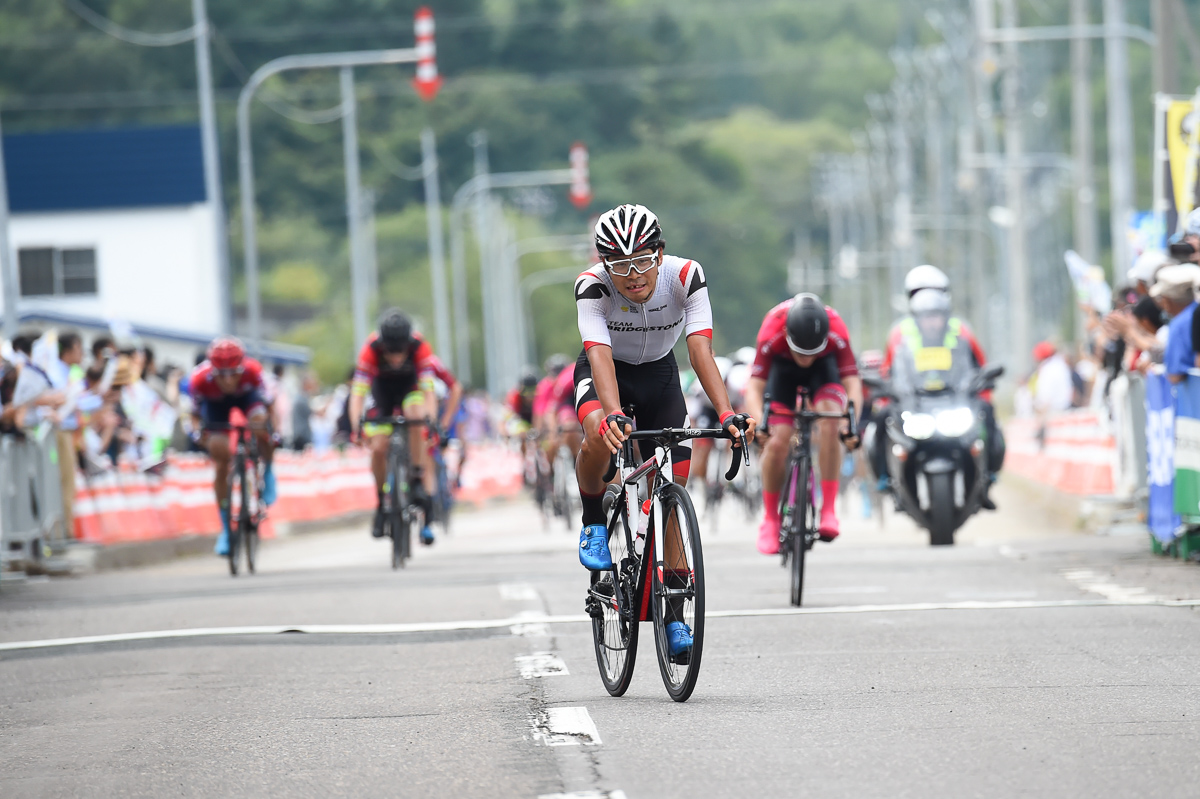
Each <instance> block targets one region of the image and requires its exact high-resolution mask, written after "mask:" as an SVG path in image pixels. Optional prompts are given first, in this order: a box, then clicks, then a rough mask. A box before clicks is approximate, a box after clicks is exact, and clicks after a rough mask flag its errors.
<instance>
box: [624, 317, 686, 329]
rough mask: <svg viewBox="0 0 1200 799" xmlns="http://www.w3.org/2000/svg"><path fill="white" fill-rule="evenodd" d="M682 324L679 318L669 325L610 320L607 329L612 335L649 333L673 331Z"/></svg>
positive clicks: (681, 318)
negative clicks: (642, 324)
mask: <svg viewBox="0 0 1200 799" xmlns="http://www.w3.org/2000/svg"><path fill="white" fill-rule="evenodd" d="M681 324H683V317H682V316H681V317H679V318H678V319H676V320H675V321H674V322H672V323H671V324H669V325H646V326H645V327H643V326H641V325H635V324H634V323H633V322H614V321H612V320H611V319H610V320H609V322H608V329H609V330H611V331H613V332H614V333H651V332H654V331H656V330H674V329H675V328H677V327H679V326H680V325H681Z"/></svg>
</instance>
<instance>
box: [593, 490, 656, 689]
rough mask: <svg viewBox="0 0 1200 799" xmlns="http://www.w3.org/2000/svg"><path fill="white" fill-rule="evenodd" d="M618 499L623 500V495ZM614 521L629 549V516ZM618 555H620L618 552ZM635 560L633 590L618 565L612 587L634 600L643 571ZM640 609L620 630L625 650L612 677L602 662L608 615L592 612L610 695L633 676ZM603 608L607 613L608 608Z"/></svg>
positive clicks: (595, 642) (595, 578) (626, 685)
mask: <svg viewBox="0 0 1200 799" xmlns="http://www.w3.org/2000/svg"><path fill="white" fill-rule="evenodd" d="M621 501H623V498H622V500H621ZM612 521H613V520H610V523H611V522H612ZM615 521H616V523H617V524H619V525H620V526H621V531H620V534H621V535H622V536H623V537H624V539H625V549H626V551H628V552H632V551H633V536H632V535H631V531H630V529H629V522H628V519H627V518H626V517H625V514H624V513H617V514H616V518H615ZM609 540H610V542H611V540H612V536H611V535H610V536H609ZM610 550H611V544H610ZM617 557H619V555H618V556H617ZM618 563H619V562H618ZM635 563H636V566H635V568H634V569H633V580H634V585H632V586H629V588H632V589H633V590H628V589H627V588H626V587H625V586H627V585H628V583H627V582H626V581H624V579H623V578H622V577H621V576H620V569H614V570H613V575H614V582H613V591H614V592H616V591H622V592H624V593H628V594H629V595H630V596H631V597H632V598H633V599H634V600H637V599H638V598H639V594H638V592H637V585H636V584H637V581H638V579H639V575H640V574H641V573H642V566H641V563H640V559H638V560H637V561H635ZM599 578H600V573H599V572H594V571H593V572H592V573H591V585H595V584H596V583H597V582H598V580H599ZM644 590H648V587H646V588H645V589H644ZM640 610H641V608H640V607H639V608H636V609H634V618H633V619H632V620H631V621H628V622H626V625H627V626H626V629H625V630H624V631H623V633H620V637H621V638H622V639H623V640H621V641H620V643H621V645H622V646H623V647H624V648H623V649H621V650H618V651H623V652H624V653H625V654H624V660H623V661H622V662H621V665H620V666H619V667H618V668H617V669H615V671H616V674H615V677H613V678H610V677H609V675H608V669H607V668H606V663H605V661H606V658H607V655H606V653H607V652H608V651H610V648H609V647H608V646H606V645H605V644H604V633H605V629H606V627H605V625H606V624H608V622H609V619H608V617H607V616H605V618H600V619H597V618H596V617H595V616H592V646H593V648H594V649H595V650H596V668H597V670H599V672H600V682H602V683H603V684H604V690H606V691H608V693H609V694H610V695H611V696H622V695H624V693H625V692H626V691H628V690H629V683H630V681H631V680H632V679H633V670H634V666H635V665H637V646H638V630H639V629H640V628H641V623H640V621H639V614H640ZM604 612H605V613H607V609H606V610H605V611H604ZM614 613H615V611H614ZM615 623H616V624H618V625H619V624H620V623H621V622H620V619H619V617H618V618H616V619H615ZM618 629H619V628H618Z"/></svg>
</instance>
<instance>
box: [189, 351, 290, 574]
mask: <svg viewBox="0 0 1200 799" xmlns="http://www.w3.org/2000/svg"><path fill="white" fill-rule="evenodd" d="M188 392H189V393H190V394H191V396H192V400H193V402H194V403H195V408H196V410H195V413H194V417H195V420H196V424H195V427H196V429H198V430H200V431H201V433H200V446H202V447H204V449H206V450H207V451H208V455H209V457H210V458H212V462H213V493H215V494H216V497H217V507H218V508H219V509H220V515H221V534H220V536H218V537H217V544H216V547H215V548H214V551H215V552H216V553H217V554H218V555H228V554H229V527H230V518H229V462H230V459H231V457H232V453H231V452H230V449H229V436H228V435H223V434H220V433H218V435H212V434H211V433H210V431H209V430H208V426H209V425H227V424H229V414H230V412H231V411H233V409H234V408H237V409H238V410H240V411H241V412H242V414H244V415H245V417H246V421H247V422H248V423H249V426H250V429H251V430H252V431H253V433H254V437H255V438H256V439H258V451H259V453H260V455H261V456H262V460H263V465H264V469H263V502H265V503H266V504H268V505H272V504H274V503H275V490H276V489H275V472H274V470H273V469H272V465H271V461H272V458H273V456H274V454H275V444H274V442H273V441H272V440H271V431H270V428H269V426H268V424H267V422H268V418H269V406H270V404H271V401H272V400H273V399H274V398H273V397H272V396H271V394H270V392H269V391H268V389H267V386H266V383H265V382H264V380H263V370H262V364H260V363H259V362H258V361H256V360H254V359H253V358H248V357H246V350H245V348H244V347H243V346H242V343H241V342H240V341H238V340H237V339H236V338H233V337H231V336H230V337H223V338H218V339H216V340H215V341H213V342H212V344H210V345H209V347H208V357H207V359H205V360H204V361H202V362H201V363H200V364H199V365H198V366H197V367H196V368H195V369H194V370H192V376H191V378H190V379H189V381H188Z"/></svg>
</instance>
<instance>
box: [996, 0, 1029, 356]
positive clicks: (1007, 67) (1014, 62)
mask: <svg viewBox="0 0 1200 799" xmlns="http://www.w3.org/2000/svg"><path fill="white" fill-rule="evenodd" d="M1001 14H1002V17H1003V22H1004V28H1005V29H1007V30H1014V29H1016V27H1017V4H1016V0H1002V3H1001ZM1020 69H1021V66H1020V61H1019V59H1018V58H1017V42H1015V41H1011V40H1010V41H1006V42H1005V43H1004V84H1003V86H1002V92H1003V94H1002V102H1003V105H1004V165H1005V170H1004V179H1005V182H1004V187H1005V197H1006V204H1007V205H1008V210H1009V211H1010V212H1011V218H1012V224H1011V225H1010V226H1009V228H1008V236H1009V238H1008V241H1009V247H1008V319H1009V326H1010V330H1011V333H1012V342H1013V352H1012V359H1013V362H1014V363H1015V364H1016V366H1017V372H1018V373H1020V372H1023V371H1024V369H1025V366H1026V364H1028V363H1029V359H1030V357H1031V356H1030V351H1029V348H1030V335H1029V332H1030V331H1029V263H1028V252H1027V250H1026V241H1025V138H1024V130H1023V128H1022V125H1021V104H1020V97H1021V94H1020Z"/></svg>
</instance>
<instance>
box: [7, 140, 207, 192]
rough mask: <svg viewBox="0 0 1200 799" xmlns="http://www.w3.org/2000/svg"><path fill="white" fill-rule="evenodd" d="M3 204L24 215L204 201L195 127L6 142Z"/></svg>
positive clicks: (199, 151)
mask: <svg viewBox="0 0 1200 799" xmlns="http://www.w3.org/2000/svg"><path fill="white" fill-rule="evenodd" d="M4 168H5V170H6V171H7V173H8V175H7V177H8V204H9V207H10V209H11V210H12V211H13V212H14V213H20V212H22V211H74V210H82V209H100V208H138V207H146V206H155V205H189V204H191V203H198V202H204V199H205V194H204V158H203V155H202V151H201V148H200V128H199V127H195V126H190V125H189V126H183V127H156V128H104V129H97V130H62V131H50V132H45V133H14V134H9V135H5V137H4Z"/></svg>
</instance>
